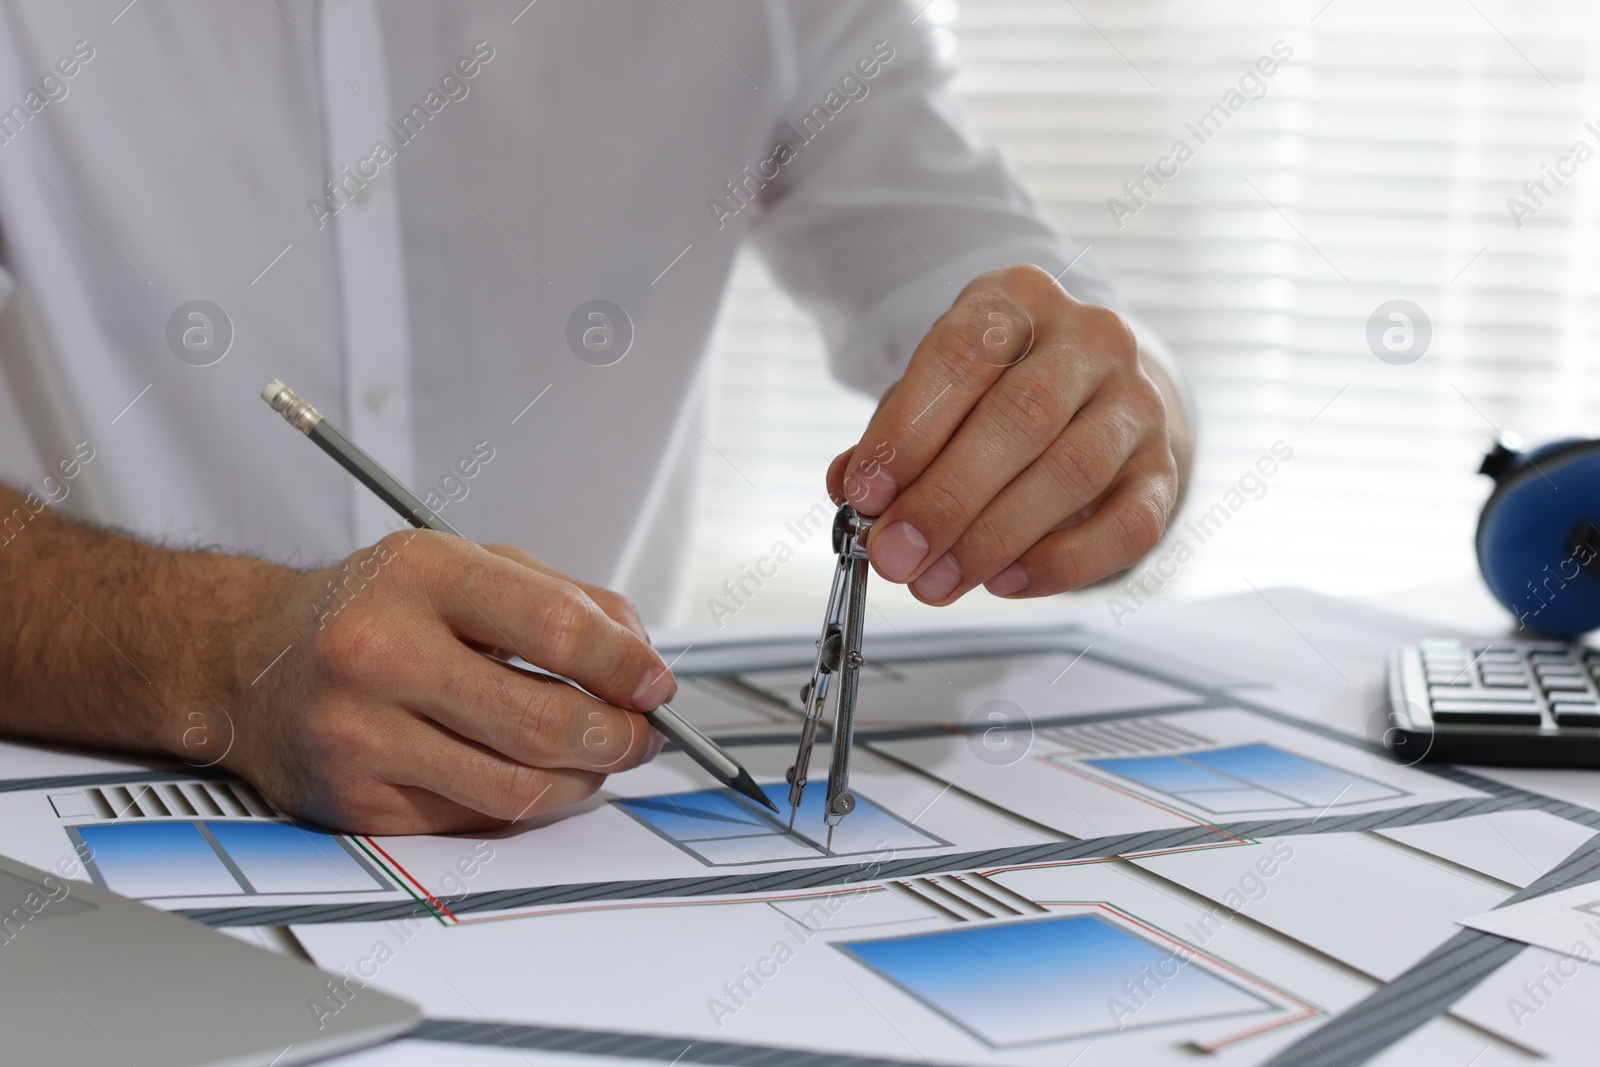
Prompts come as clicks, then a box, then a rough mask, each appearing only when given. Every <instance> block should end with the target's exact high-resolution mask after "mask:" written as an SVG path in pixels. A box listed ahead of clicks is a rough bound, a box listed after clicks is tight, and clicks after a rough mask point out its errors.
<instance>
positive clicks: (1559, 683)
mask: <svg viewBox="0 0 1600 1067" xmlns="http://www.w3.org/2000/svg"><path fill="white" fill-rule="evenodd" d="M1539 684H1541V685H1543V686H1544V688H1545V692H1547V693H1548V692H1551V691H1552V690H1554V691H1558V692H1573V691H1575V692H1579V693H1587V692H1588V691H1589V683H1588V682H1586V681H1584V680H1583V679H1582V678H1545V679H1542V680H1541V681H1540V683H1539Z"/></svg>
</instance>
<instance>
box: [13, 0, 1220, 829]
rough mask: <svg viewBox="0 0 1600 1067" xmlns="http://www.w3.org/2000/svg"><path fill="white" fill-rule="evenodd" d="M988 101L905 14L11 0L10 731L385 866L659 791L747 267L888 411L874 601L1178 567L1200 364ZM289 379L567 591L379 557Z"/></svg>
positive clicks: (846, 2)
mask: <svg viewBox="0 0 1600 1067" xmlns="http://www.w3.org/2000/svg"><path fill="white" fill-rule="evenodd" d="M947 76H948V71H946V70H945V69H944V68H943V66H942V65H941V63H940V62H939V61H938V59H937V56H936V53H935V49H934V48H933V45H932V38H931V34H930V32H929V30H928V27H927V20H926V19H923V18H922V17H921V16H920V15H919V13H918V11H917V8H916V7H911V6H904V5H900V4H893V3H884V2H866V0H832V2H828V3H822V2H819V0H808V2H806V3H798V2H793V3H785V2H781V0H769V2H765V3H755V2H750V0H674V2H671V3H650V4H640V3H637V2H621V0H616V2H609V0H585V2H583V3H581V4H579V3H561V2H558V0H545V2H543V3H537V4H527V5H526V6H524V4H523V3H522V2H521V0H518V2H498V0H497V2H494V3H487V2H485V3H477V4H452V5H431V4H383V5H378V4H376V3H374V2H373V0H320V2H319V0H280V2H278V3H274V4H252V5H233V4H229V5H218V4H211V3H207V2H203V0H145V2H143V3H139V4H137V5H127V6H126V7H124V0H108V2H107V3H104V4H99V5H93V6H91V5H56V4H50V3H47V2H46V0H0V107H8V108H9V110H8V111H6V112H5V113H4V114H3V115H0V230H3V237H4V244H3V250H0V266H3V269H4V275H3V277H0V298H4V297H6V296H9V297H10V298H11V299H10V304H9V306H8V308H7V310H6V312H5V315H6V318H5V319H4V320H3V323H0V347H4V349H5V357H6V380H7V382H8V383H9V391H10V394H11V399H12V400H13V402H14V403H15V404H16V405H17V407H18V409H19V410H20V412H21V414H22V418H23V420H24V422H25V423H26V425H27V428H28V431H29V433H28V436H29V438H30V443H31V448H32V450H33V452H34V454H35V456H36V457H37V459H38V463H39V466H40V467H42V468H43V469H44V470H45V471H47V472H48V474H47V477H46V480H42V481H41V480H35V481H33V482H32V483H31V484H22V483H21V481H20V480H19V481H18V484H17V486H16V488H15V489H6V490H4V491H3V493H0V515H9V516H10V518H8V519H6V520H4V522H3V523H0V526H3V534H4V537H5V543H4V544H3V545H0V581H3V582H4V587H5V589H6V591H7V594H8V595H7V598H6V603H5V605H4V607H3V608H0V679H3V683H4V684H3V687H0V729H4V730H5V731H6V732H7V733H9V734H12V735H14V736H21V737H32V738H40V739H48V740H56V741H66V742H73V743H79V744H87V745H96V746H103V747H118V748H130V749H142V750H154V751H165V752H170V753H175V754H188V755H190V756H196V755H199V754H201V753H205V754H210V753H214V752H216V751H217V750H218V749H219V748H222V747H223V746H224V744H225V743H227V744H231V747H229V748H228V749H227V756H226V758H225V759H224V760H223V766H225V767H228V768H230V769H232V770H234V771H236V772H238V773H239V774H241V775H243V776H245V777H246V778H248V779H250V780H251V781H253V782H254V783H255V784H256V785H257V786H258V787H260V788H261V790H262V791H263V792H264V793H265V794H266V795H267V796H268V797H270V798H271V799H272V800H273V801H274V802H275V803H277V804H278V805H279V806H280V807H281V808H283V809H284V810H286V811H289V812H293V813H296V814H299V815H304V816H307V817H309V818H312V819H316V820H318V821H320V822H323V823H325V824H327V825H330V826H334V827H339V828H342V829H347V830H359V831H365V832H372V833H401V832H424V831H447V830H466V829H473V828H481V827H485V826H492V825H498V824H500V823H503V822H506V821H508V820H514V819H517V818H521V817H526V816H529V815H532V814H535V813H538V812H542V811H548V810H552V809H556V808H559V807H562V806H563V805H567V804H571V803H573V802H575V801H577V800H579V799H581V798H582V797H584V796H586V795H588V794H589V793H591V792H592V791H593V790H595V789H596V788H597V787H598V785H599V783H600V782H601V781H602V780H603V778H604V776H605V774H606V773H609V772H613V771H617V770H623V769H627V768H629V767H632V766H634V765H636V764H638V763H639V762H641V761H643V760H646V759H649V758H650V757H651V756H652V755H654V753H655V751H656V750H657V744H658V738H656V736H655V735H653V733H652V732H651V731H650V730H649V729H648V728H647V727H646V725H645V723H644V720H643V718H642V716H640V715H639V714H638V713H639V712H641V711H645V710H649V709H651V708H654V707H655V706H657V705H658V704H659V703H660V702H662V701H663V700H666V699H670V697H671V696H672V694H673V692H674V691H675V686H674V682H673V679H672V675H671V673H670V671H669V670H668V669H667V665H666V664H665V663H663V662H662V660H661V659H660V657H659V656H657V655H656V653H655V652H654V651H653V650H652V649H651V648H650V645H649V642H648V639H647V637H646V635H645V631H644V628H643V626H642V624H641V621H640V619H641V616H640V612H639V611H637V610H635V608H634V606H633V604H632V603H631V602H630V600H629V599H628V598H629V597H631V598H633V600H636V601H638V602H639V603H640V604H642V605H643V608H644V614H645V615H646V616H647V617H654V616H656V615H657V614H658V613H659V612H660V611H661V609H662V606H663V605H664V604H665V603H666V601H667V599H668V594H669V593H670V589H671V577H670V576H672V575H673V574H676V573H680V572H681V569H682V568H681V566H680V563H679V558H680V556H681V550H682V548H683V545H684V532H683V531H684V524H685V522H686V520H687V514H688V507H689V503H690V501H691V500H692V495H691V492H690V489H691V487H692V485H693V474H694V453H695V447H694V446H695V445H696V444H697V443H698V435H697V433H696V431H695V429H694V423H695V422H696V421H697V420H698V418H699V417H700V415H701V412H702V402H703V392H704V376H703V374H702V370H703V366H704V363H703V358H702V357H703V352H704V349H705V345H706V341H707V336H708V333H709V330H710V327H711V324H712V321H713V318H714V315H715V311H716V305H717V302H718V300H719V298H720V295H721V293H722V291H723V288H724V285H725V282H726V279H727V273H728V269H729V266H730V264H731V262H732V259H733V256H734V253H735V251H736V248H737V247H738V244H739V242H740V241H741V240H744V239H749V240H751V241H753V242H754V243H755V244H756V246H757V247H758V248H759V250H760V251H761V252H762V254H763V255H764V256H765V258H766V260H767V262H768V264H769V265H770V267H771V269H772V271H773V273H774V274H775V275H776V277H777V278H778V279H779V280H780V281H781V282H782V283H783V284H784V285H785V286H786V287H787V288H788V289H789V291H790V292H791V293H793V294H794V295H795V297H796V298H797V299H798V300H800V301H801V302H802V303H803V304H804V305H805V306H807V307H808V308H809V309H811V310H812V311H813V312H814V313H815V314H816V315H817V317H818V319H819V321H820V323H821V326H822V329H823V332H824V335H825V337H826V339H827V341H828V344H829V347H830V351H831V354H832V359H833V365H834V369H835V371H836V373H837V374H838V375H839V376H840V377H841V378H842V379H843V380H845V381H846V382H848V383H850V384H852V385H854V386H857V387H859V388H861V389H864V390H867V391H869V392H871V393H873V394H877V395H881V396H882V397H883V400H882V403H881V404H880V406H879V408H878V411H877V414H876V415H875V416H874V417H873V419H872V420H871V422H870V424H869V425H868V426H867V427H866V429H865V431H864V432H863V434H862V436H861V438H860V440H859V441H858V442H857V443H856V444H855V445H854V446H853V447H851V448H850V449H848V450H846V451H845V452H844V453H842V454H841V455H840V456H839V457H838V459H836V460H835V461H834V463H833V464H832V466H831V467H830V468H829V470H828V471H827V472H826V478H827V486H828V490H829V492H830V494H831V495H832V496H833V498H834V499H835V500H836V501H843V500H845V499H850V500H852V501H853V502H854V503H855V504H856V506H857V507H858V508H860V509H861V510H862V511H863V512H864V513H866V514H869V515H876V516H878V522H877V525H876V527H875V528H874V530H873V533H872V535H871V538H870V540H869V552H870V554H871V557H872V562H873V565H874V567H875V568H876V569H877V571H878V572H879V574H881V575H882V576H883V577H884V578H886V579H888V580H889V581H893V582H903V583H909V584H910V587H911V590H912V592H913V593H914V594H915V595H916V596H917V597H918V598H919V599H921V600H923V601H924V602H926V603H929V604H935V605H938V604H948V603H950V602H951V601H953V600H955V599H957V598H958V597H960V596H962V595H964V594H965V593H966V592H968V591H970V590H972V589H974V588H976V587H977V586H978V585H984V586H985V587H986V588H988V589H989V590H990V591H991V592H992V593H995V594H997V595H1000V596H1009V597H1033V596H1045V595H1049V594H1052V593H1057V592H1061V591H1063V590H1067V589H1072V588H1075V587H1077V586H1080V585H1083V584H1085V583H1088V582H1092V581H1095V580H1097V579H1100V578H1103V577H1105V576H1106V575H1109V574H1112V573H1114V572H1116V571H1119V570H1121V569H1123V568H1126V567H1128V566H1129V565H1131V564H1132V563H1134V562H1135V561H1136V560H1137V559H1139V558H1140V557H1141V556H1142V555H1143V554H1144V553H1145V552H1146V551H1148V550H1149V549H1150V548H1151V547H1152V546H1153V545H1154V544H1155V543H1156V541H1157V539H1158V538H1159V537H1160V535H1161V533H1162V531H1163V529H1164V528H1165V525H1166V523H1167V520H1168V518H1169V516H1170V515H1171V512H1172V509H1173V507H1174V504H1175V502H1176V500H1177V498H1178V494H1179V487H1180V475H1179V472H1180V470H1182V469H1184V468H1185V467H1186V466H1187V462H1188V451H1189V431H1188V418H1187V416H1186V414H1185V412H1184V410H1183V406H1182V404H1181V403H1180V399H1179V396H1180V394H1179V390H1178V387H1177V386H1176V385H1175V381H1174V378H1175V372H1173V371H1172V370H1171V369H1170V367H1168V366H1165V365H1164V364H1163V362H1162V359H1161V357H1160V356H1159V349H1158V348H1157V347H1156V345H1157V343H1156V342H1155V341H1154V340H1153V338H1150V337H1149V336H1148V335H1147V334H1146V335H1144V336H1142V337H1139V338H1137V339H1136V333H1135V332H1134V331H1133V330H1130V327H1129V323H1128V320H1125V319H1124V318H1122V317H1120V316H1119V315H1118V314H1117V313H1116V312H1114V311H1112V310H1109V307H1110V306H1114V305H1116V304H1117V297H1116V295H1115V293H1114V292H1113V291H1112V290H1111V289H1110V287H1109V286H1108V285H1107V283H1106V282H1105V280H1104V279H1103V278H1102V277H1101V275H1100V274H1099V272H1098V271H1097V269H1096V268H1094V266H1093V265H1092V261H1091V260H1090V259H1089V258H1088V257H1085V256H1084V255H1083V254H1082V250H1081V249H1079V248H1077V247H1075V246H1073V245H1072V244H1071V243H1070V242H1068V241H1066V240H1064V239H1063V238H1061V237H1059V236H1057V235H1056V234H1054V233H1053V232H1052V231H1051V230H1050V229H1049V228H1048V227H1047V226H1046V225H1045V224H1044V223H1043V222H1041V221H1040V220H1039V218H1038V217H1037V216H1036V214H1035V212H1034V210H1033V208H1032V207H1031V205H1030V204H1029V202H1028V200H1027V199H1026V197H1025V196H1024V195H1023V193H1022V192H1021V191H1020V189H1019V188H1018V186H1017V185H1016V183H1015V181H1014V179H1013V178H1012V176H1011V174H1010V173H1009V171H1008V169H1007V167H1006V166H1005V164H1004V162H1003V161H1002V160H1001V159H1000V157H999V156H998V155H997V154H996V153H995V152H994V151H993V150H992V149H991V148H989V147H987V146H985V145H983V144H981V143H980V142H978V141H977V140H975V139H974V138H973V137H972V136H971V135H970V134H969V133H968V132H967V130H966V128H965V126H964V125H963V124H962V122H961V120H960V119H959V117H958V116H957V115H956V113H955V110H954V108H953V106H952V104H951V101H950V98H949V96H948V93H947V88H946V84H945V82H946V79H947ZM12 101H15V102H16V105H15V106H14V107H13V106H11V104H10V102H12ZM12 290H15V293H14V295H13V293H12ZM1069 294H1070V295H1069ZM272 377H281V378H283V379H284V380H285V381H287V382H288V383H289V384H290V385H291V386H293V387H294V388H295V389H296V390H297V391H299V392H300V393H301V394H302V395H304V396H306V397H307V398H308V399H310V400H311V401H312V402H313V403H316V404H318V405H319V406H320V407H321V408H323V410H325V411H327V412H328V413H329V415H330V416H331V417H333V418H334V420H335V421H336V422H338V423H340V424H341V425H342V426H343V427H344V428H345V429H346V430H347V431H348V432H350V433H351V435H352V436H353V437H354V438H355V439H356V440H358V441H360V442H361V443H362V444H363V445H365V446H366V447H368V448H369V449H370V450H371V451H372V452H373V453H374V454H375V456H376V457H377V458H378V460H379V461H380V462H382V463H384V464H385V465H386V466H387V467H389V468H390V469H391V470H392V471H394V472H395V473H396V475H398V476H399V477H400V478H401V479H402V480H403V481H406V482H409V483H412V484H414V485H415V486H417V488H418V489H419V490H420V491H424V492H425V493H427V494H429V498H430V500H431V501H432V502H434V503H436V505H437V506H439V507H441V508H444V509H445V512H446V517H447V518H449V519H450V520H451V521H452V522H453V523H455V524H456V525H458V526H460V527H461V528H462V529H465V530H469V531H471V532H472V533H473V534H474V535H475V536H478V537H482V538H485V539H486V540H489V541H505V542H515V543H517V544H519V545H525V546H527V547H528V548H529V549H532V550H533V551H535V552H537V554H538V558H535V557H534V556H533V555H530V554H529V553H528V552H527V551H524V550H523V549H521V548H513V547H509V546H506V545H501V546H493V547H489V548H487V549H485V548H480V547H477V546H476V545H473V544H469V543H466V542H464V541H459V540H454V539H450V538H446V537H442V536H438V535H433V534H428V533H417V532H415V531H409V530H407V531H404V532H389V533H385V531H394V530H395V529H396V527H397V525H398V524H397V523H396V522H395V521H394V519H393V517H392V516H389V515H387V514H385V513H384V511H383V508H382V505H381V504H379V503H378V502H377V501H375V500H373V499H370V498H369V496H368V495H367V494H366V493H365V491H364V490H362V489H361V488H359V487H358V486H355V485H354V484H353V483H351V482H350V481H349V480H348V479H346V478H344V477H343V476H342V474H341V473H340V472H338V471H337V469H335V468H334V467H333V466H332V465H331V464H328V463H326V462H325V461H323V460H322V459H320V458H319V457H318V456H317V455H316V454H315V453H314V450H312V449H310V448H309V447H308V446H307V445H306V443H305V442H303V441H299V440H296V439H295V435H294V434H293V433H291V432H289V431H288V430H287V429H286V428H285V427H284V426H282V425H281V424H280V422H279V420H278V419H277V417H276V416H274V415H273V414H272V413H271V412H269V411H267V410H266V409H265V407H264V406H263V405H262V404H261V402H260V400H259V398H258V395H257V394H258V391H259V389H260V387H261V385H262V384H263V383H264V382H265V381H267V380H268V379H269V378H272ZM12 466H13V468H17V467H19V466H20V464H18V463H16V462H15V461H13V463H12ZM821 473H822V472H819V474H821ZM35 478H36V479H37V473H35ZM47 503H58V504H59V505H60V507H59V508H52V507H46V506H45V505H46V504H47ZM74 509H77V510H76V512H74ZM63 512H67V513H75V514H78V515H80V516H83V517H87V518H90V519H94V520H97V521H98V522H99V523H103V524H106V525H105V526H98V525H93V524H88V523H80V522H78V521H74V520H73V519H70V518H68V517H67V516H66V514H63ZM108 527H114V528H108ZM123 531H127V532H123ZM195 545H205V546H213V547H208V548H205V549H200V548H191V547H186V546H195ZM361 546H365V547H361ZM341 557H343V558H342V561H341V562H337V563H333V564H332V565H328V563H327V561H329V560H332V559H341ZM569 575H570V576H571V577H569ZM612 590H616V591H612ZM624 594H626V596H625V595H624ZM496 651H502V652H508V651H515V652H516V653H519V654H521V655H522V656H524V657H525V658H526V659H528V660H530V661H531V662H534V663H537V664H539V665H540V666H542V667H544V668H546V669H548V670H551V671H554V672H557V673H559V674H562V675H565V676H568V677H571V678H573V679H575V680H577V681H579V682H580V683H582V684H583V685H584V686H585V687H586V688H587V689H588V690H589V691H590V692H592V693H593V694H594V698H591V697H589V696H586V695H584V694H582V693H580V692H579V691H578V690H576V689H574V688H572V687H569V686H564V685H560V684H556V683H553V682H546V681H541V680H537V679H530V678H528V677H526V676H525V675H523V674H521V673H518V672H515V671H513V670H512V669H510V668H508V667H506V666H504V665H503V664H501V663H499V662H497V661H496V660H495V659H494V658H492V656H486V655H484V654H483V653H484V652H491V653H493V652H496ZM201 743H205V744H210V745H211V746H212V747H210V748H199V747H197V745H199V744H201Z"/></svg>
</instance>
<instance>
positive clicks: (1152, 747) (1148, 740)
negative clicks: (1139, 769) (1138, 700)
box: [1039, 718, 1211, 756]
mask: <svg viewBox="0 0 1600 1067" xmlns="http://www.w3.org/2000/svg"><path fill="white" fill-rule="evenodd" d="M1039 735H1040V736H1041V737H1045V738H1048V739H1050V740H1051V741H1053V742H1055V743H1056V744H1058V745H1060V746H1061V747H1062V748H1064V749H1066V750H1067V752H1066V753H1065V754H1066V755H1072V756H1122V755H1131V754H1134V753H1140V752H1173V751H1177V750H1181V749H1190V748H1199V747H1201V746H1203V745H1209V744H1211V738H1209V737H1202V736H1200V735H1199V734H1197V733H1195V732H1194V731H1192V730H1185V729H1184V728H1183V727H1181V726H1178V725H1176V724H1175V723H1171V722H1168V721H1167V720H1166V719H1158V718H1138V719H1115V720H1112V721H1110V722H1093V723H1086V724H1084V725H1082V726H1058V727H1056V728H1055V729H1051V730H1040V731H1039Z"/></svg>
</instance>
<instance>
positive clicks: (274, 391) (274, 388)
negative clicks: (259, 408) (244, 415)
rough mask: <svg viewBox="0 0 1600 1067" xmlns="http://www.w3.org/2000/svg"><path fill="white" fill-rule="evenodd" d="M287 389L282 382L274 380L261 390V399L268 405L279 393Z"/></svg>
mask: <svg viewBox="0 0 1600 1067" xmlns="http://www.w3.org/2000/svg"><path fill="white" fill-rule="evenodd" d="M287 388H289V387H288V386H287V385H284V384H283V383H282V382H280V381H278V379H276V378H274V379H272V381H270V382H268V383H267V387H266V388H265V389H263V390H261V399H262V400H265V401H266V402H267V403H269V404H270V403H272V401H273V400H274V399H275V398H276V397H277V395H278V394H279V393H281V392H283V391H284V390H285V389H287Z"/></svg>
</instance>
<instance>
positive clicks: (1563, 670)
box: [1533, 663, 1583, 678]
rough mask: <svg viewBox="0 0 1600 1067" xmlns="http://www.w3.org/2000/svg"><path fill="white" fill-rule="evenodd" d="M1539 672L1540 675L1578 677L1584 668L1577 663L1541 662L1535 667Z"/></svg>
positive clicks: (1542, 676)
mask: <svg viewBox="0 0 1600 1067" xmlns="http://www.w3.org/2000/svg"><path fill="white" fill-rule="evenodd" d="M1533 669H1534V670H1535V671H1537V672H1539V677H1541V678H1544V677H1553V676H1557V675H1559V676H1562V677H1568V678H1576V677H1578V676H1579V675H1581V674H1582V673H1583V668H1582V667H1580V666H1578V665H1577V664H1576V663H1540V664H1538V665H1536V666H1535V667H1534V668H1533Z"/></svg>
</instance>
